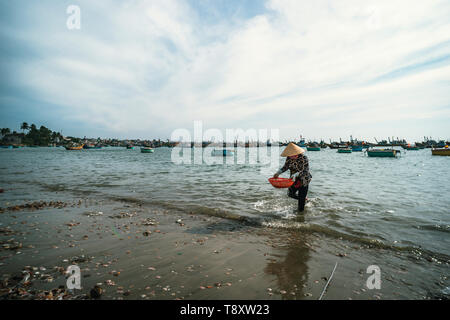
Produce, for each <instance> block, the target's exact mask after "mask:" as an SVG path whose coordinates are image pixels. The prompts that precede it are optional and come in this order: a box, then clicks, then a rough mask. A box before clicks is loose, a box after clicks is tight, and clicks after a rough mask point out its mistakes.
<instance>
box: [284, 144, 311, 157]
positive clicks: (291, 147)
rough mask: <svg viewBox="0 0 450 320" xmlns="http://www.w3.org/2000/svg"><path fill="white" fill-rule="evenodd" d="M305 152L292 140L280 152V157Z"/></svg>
mask: <svg viewBox="0 0 450 320" xmlns="http://www.w3.org/2000/svg"><path fill="white" fill-rule="evenodd" d="M304 152H305V149H302V148H300V147H299V146H298V145H296V144H295V143H293V142H290V143H289V144H288V145H287V147H286V149H284V150H283V153H282V154H281V156H282V157H291V156H295V155H297V154H302V153H304Z"/></svg>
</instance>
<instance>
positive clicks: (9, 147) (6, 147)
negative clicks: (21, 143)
mask: <svg viewBox="0 0 450 320" xmlns="http://www.w3.org/2000/svg"><path fill="white" fill-rule="evenodd" d="M0 148H2V149H12V148H13V146H0Z"/></svg>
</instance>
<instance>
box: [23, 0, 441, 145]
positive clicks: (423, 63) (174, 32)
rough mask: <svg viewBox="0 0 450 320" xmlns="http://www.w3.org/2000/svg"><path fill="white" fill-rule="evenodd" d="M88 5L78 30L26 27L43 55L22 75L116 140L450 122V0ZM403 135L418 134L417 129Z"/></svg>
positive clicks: (337, 132)
mask: <svg viewBox="0 0 450 320" xmlns="http://www.w3.org/2000/svg"><path fill="white" fill-rule="evenodd" d="M80 7H81V10H82V19H84V20H82V30H81V31H80V32H78V33H77V32H69V31H67V30H64V29H57V30H55V29H54V28H53V29H51V35H50V36H49V37H45V38H42V37H41V35H42V33H41V32H42V31H40V30H39V28H38V30H34V31H31V33H28V34H26V35H25V34H24V33H20V34H21V37H22V39H26V41H28V43H31V45H32V46H33V47H36V48H40V49H41V51H42V57H41V59H32V60H31V61H28V62H27V63H26V64H22V65H21V66H20V68H19V70H18V72H19V73H20V75H21V78H22V79H23V83H24V84H25V85H26V86H28V87H29V88H33V90H36V91H37V92H39V93H40V94H41V99H44V100H45V101H47V102H51V103H54V104H59V105H61V107H62V108H64V110H66V111H65V113H66V114H67V117H72V118H73V117H75V118H76V119H79V120H80V121H84V122H87V123H92V125H93V126H101V127H102V128H104V129H105V130H110V131H112V132H116V133H117V135H118V136H130V135H131V136H134V135H138V136H146V135H150V134H152V133H154V132H156V133H158V134H160V135H165V136H167V137H168V136H170V133H171V131H172V130H173V129H175V128H178V127H187V128H191V127H192V121H193V120H204V121H205V122H206V125H207V126H209V127H219V128H225V127H233V126H234V125H235V124H239V125H241V126H245V124H246V123H247V124H251V125H254V124H257V125H258V126H261V127H268V128H271V127H279V128H280V129H281V130H282V134H284V135H285V136H291V137H292V136H295V135H297V134H299V133H300V132H302V131H303V132H305V131H306V132H308V133H310V134H311V135H316V136H320V135H322V136H324V137H328V136H330V137H337V136H348V134H350V133H351V131H352V130H353V129H352V128H353V127H356V126H357V125H360V124H361V123H365V125H366V128H367V131H368V132H369V133H368V134H370V135H372V134H378V135H382V134H384V131H383V132H381V128H382V130H385V127H384V126H380V127H379V128H378V127H377V125H379V124H380V123H382V122H383V121H385V120H384V119H386V115H388V117H387V118H388V120H389V121H392V120H394V119H395V120H397V121H398V122H399V126H400V127H401V126H402V121H405V122H408V121H412V120H411V119H413V120H414V121H418V120H421V119H433V117H440V118H442V117H446V118H448V117H449V108H450V106H449V104H448V101H449V97H450V96H449V95H450V94H449V90H448V84H449V81H450V72H449V71H450V70H449V62H450V36H449V35H450V21H449V20H448V16H449V13H450V5H449V4H448V2H446V1H426V2H415V3H414V2H411V1H376V2H361V1H356V0H355V1H298V0H291V1H289V0H270V1H267V3H266V8H267V12H266V13H264V14H261V15H258V16H254V17H252V18H249V19H248V20H243V21H236V20H233V21H232V22H224V21H218V22H217V24H216V25H210V24H205V23H204V22H203V21H202V17H201V16H200V15H198V14H197V13H196V12H195V10H194V9H193V8H190V7H188V5H187V4H186V3H185V2H183V1H176V0H171V1H166V0H165V1H149V2H148V1H127V2H125V3H122V4H121V5H119V6H117V5H115V2H112V1H107V2H101V4H99V3H98V2H95V4H94V3H93V2H92V1H85V2H83V1H82V2H81V4H80ZM47 9H48V10H51V8H47ZM96 19H98V21H95V20H96ZM19 32H20V31H19ZM437 59H441V62H439V61H434V60H437ZM377 79H378V80H377ZM375 80H377V81H375ZM281 119H283V122H282V123H281V121H280V120H281ZM336 121H339V123H336ZM302 126H303V127H302ZM346 126H347V127H346ZM346 130H347V131H346ZM430 130H434V132H435V133H436V134H440V135H442V134H444V131H445V130H446V128H443V127H435V128H430ZM399 132H400V134H403V135H404V136H406V137H414V138H415V137H416V136H421V135H422V133H417V132H411V124H410V123H409V124H408V125H406V124H405V125H404V130H403V131H402V130H400V131H399ZM147 133H148V134H147ZM445 133H446V132H445ZM386 134H388V135H389V134H390V133H389V132H387V133H386ZM427 134H428V133H427ZM369 137H370V136H369ZM449 138H450V137H449Z"/></svg>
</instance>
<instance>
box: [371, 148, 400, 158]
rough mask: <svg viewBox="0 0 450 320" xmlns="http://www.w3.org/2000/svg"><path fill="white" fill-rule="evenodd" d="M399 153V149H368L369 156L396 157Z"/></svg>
mask: <svg viewBox="0 0 450 320" xmlns="http://www.w3.org/2000/svg"><path fill="white" fill-rule="evenodd" d="M397 154H400V151H399V150H395V149H371V150H367V156H369V157H383V158H395V157H396V156H397Z"/></svg>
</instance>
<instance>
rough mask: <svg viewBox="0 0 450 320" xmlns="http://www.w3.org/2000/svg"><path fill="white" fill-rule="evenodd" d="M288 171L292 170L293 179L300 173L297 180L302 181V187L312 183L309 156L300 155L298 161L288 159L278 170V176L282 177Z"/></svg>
mask: <svg viewBox="0 0 450 320" xmlns="http://www.w3.org/2000/svg"><path fill="white" fill-rule="evenodd" d="M288 169H289V170H290V174H291V177H292V176H294V175H295V174H296V173H298V175H297V177H296V180H300V182H301V183H302V186H307V185H308V184H309V182H310V181H311V178H312V176H311V174H310V173H309V161H308V157H307V156H304V155H302V154H299V155H298V158H297V159H289V158H287V159H286V162H285V164H284V166H283V167H282V168H281V169H280V170H278V172H277V174H278V175H280V174H282V173H283V172H285V171H286V170H288Z"/></svg>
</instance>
